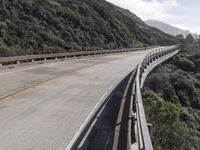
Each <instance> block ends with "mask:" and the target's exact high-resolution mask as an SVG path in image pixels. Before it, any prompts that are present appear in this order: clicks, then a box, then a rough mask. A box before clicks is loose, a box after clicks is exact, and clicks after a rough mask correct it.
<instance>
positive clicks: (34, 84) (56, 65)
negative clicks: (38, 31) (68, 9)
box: [0, 49, 153, 150]
mask: <svg viewBox="0 0 200 150" xmlns="http://www.w3.org/2000/svg"><path fill="white" fill-rule="evenodd" d="M152 50H153V49H150V50H147V51H137V52H131V53H124V54H115V55H107V56H96V57H88V58H82V59H72V60H67V61H62V62H53V63H45V64H38V65H23V66H19V67H16V68H14V69H4V70H3V69H2V70H0V85H1V86H0V150H64V149H65V148H66V147H67V145H68V144H69V143H70V141H71V140H72V139H73V137H74V136H76V133H77V132H79V131H80V129H81V127H82V126H83V124H84V121H85V120H86V118H88V116H90V115H91V112H92V111H94V109H95V108H97V107H98V104H99V103H100V102H101V101H103V100H104V99H105V98H106V96H107V95H108V93H109V92H111V90H112V89H113V87H114V85H116V84H117V83H118V82H119V81H120V80H121V79H122V78H123V77H124V76H126V75H127V74H128V73H129V72H130V71H132V70H133V69H134V68H135V67H136V66H137V64H138V63H139V62H140V61H141V60H142V58H143V57H144V56H145V54H147V53H148V52H149V51H152Z"/></svg>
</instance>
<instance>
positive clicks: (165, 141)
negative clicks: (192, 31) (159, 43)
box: [143, 41, 200, 150]
mask: <svg viewBox="0 0 200 150" xmlns="http://www.w3.org/2000/svg"><path fill="white" fill-rule="evenodd" d="M143 101H144V105H145V112H146V116H147V121H148V122H149V123H152V124H153V145H154V149H155V150H161V149H162V150H172V149H173V150H179V149H180V150H199V149H200V145H199V143H200V41H199V42H198V43H195V44H184V46H183V47H182V52H181V53H180V54H178V55H177V56H175V57H174V58H173V59H172V60H170V61H168V62H167V63H165V64H163V65H160V67H158V68H157V69H156V70H155V71H153V73H152V74H151V75H150V76H149V77H148V78H147V80H146V83H145V88H144V91H143Z"/></svg>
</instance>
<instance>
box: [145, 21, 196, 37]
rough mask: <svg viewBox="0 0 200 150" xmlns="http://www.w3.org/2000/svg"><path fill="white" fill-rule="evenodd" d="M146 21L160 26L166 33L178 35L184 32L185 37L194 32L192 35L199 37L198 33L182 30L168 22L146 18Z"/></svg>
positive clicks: (156, 26) (157, 26)
mask: <svg viewBox="0 0 200 150" xmlns="http://www.w3.org/2000/svg"><path fill="white" fill-rule="evenodd" d="M145 23H146V24H148V25H149V26H152V27H155V28H158V29H159V30H161V31H163V32H165V33H168V34H170V35H173V36H176V35H178V34H182V35H183V36H184V37H186V36H187V35H188V34H192V36H193V37H194V38H197V36H198V35H196V34H194V33H191V32H190V31H188V30H182V29H180V28H177V27H174V26H171V25H169V24H167V23H163V22H161V21H157V20H146V21H145Z"/></svg>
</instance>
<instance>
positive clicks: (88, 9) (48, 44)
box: [0, 0, 176, 56]
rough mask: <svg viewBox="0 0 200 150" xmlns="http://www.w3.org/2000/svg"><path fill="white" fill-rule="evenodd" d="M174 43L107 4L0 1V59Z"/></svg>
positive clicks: (61, 0)
mask: <svg viewBox="0 0 200 150" xmlns="http://www.w3.org/2000/svg"><path fill="white" fill-rule="evenodd" d="M174 43H176V38H175V37H174V36H172V35H169V34H166V33H164V32H162V31H160V30H158V29H156V28H154V27H150V26H148V25H146V24H145V23H144V22H143V21H142V20H141V19H140V18H138V17H137V16H136V15H134V14H132V13H131V12H130V11H128V10H125V9H122V8H119V7H117V6H115V5H112V4H111V3H108V2H106V1H105V0H0V56H11V55H26V54H41V53H42V54H43V53H58V52H68V51H85V50H97V49H118V48H132V47H141V46H148V45H156V44H159V45H163V44H174Z"/></svg>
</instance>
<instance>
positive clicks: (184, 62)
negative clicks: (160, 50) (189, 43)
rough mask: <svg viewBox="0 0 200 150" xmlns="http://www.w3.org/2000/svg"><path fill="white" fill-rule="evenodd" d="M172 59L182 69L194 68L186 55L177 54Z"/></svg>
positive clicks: (190, 69) (191, 69) (189, 69)
mask: <svg viewBox="0 0 200 150" xmlns="http://www.w3.org/2000/svg"><path fill="white" fill-rule="evenodd" d="M174 61H175V64H176V65H177V66H178V67H180V68H181V69H183V70H186V71H194V69H195V64H194V63H193V62H192V61H190V60H189V59H187V58H186V57H181V56H180V55H179V56H177V57H176V59H175V60H174Z"/></svg>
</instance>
